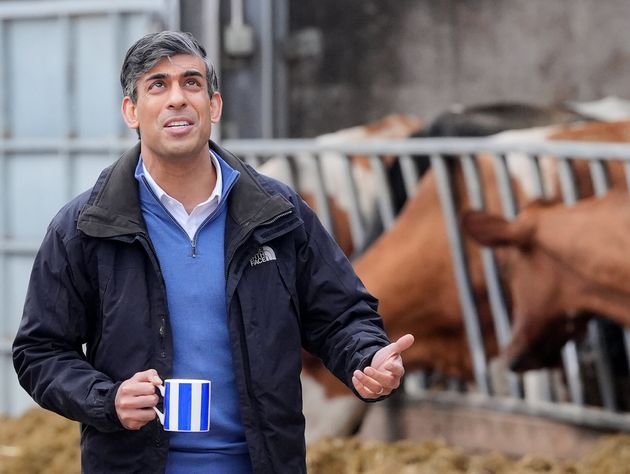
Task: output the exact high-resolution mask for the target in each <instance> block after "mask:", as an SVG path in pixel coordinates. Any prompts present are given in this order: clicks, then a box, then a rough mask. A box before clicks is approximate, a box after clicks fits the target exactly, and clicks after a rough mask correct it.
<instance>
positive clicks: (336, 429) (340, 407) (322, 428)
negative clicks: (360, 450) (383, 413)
mask: <svg viewBox="0 0 630 474" xmlns="http://www.w3.org/2000/svg"><path fill="white" fill-rule="evenodd" d="M300 378H301V380H302V394H303V395H302V396H303V403H304V408H303V411H304V418H306V434H305V435H306V444H307V445H308V444H309V443H313V442H315V441H318V440H320V439H323V438H328V437H337V436H349V435H351V434H352V430H353V429H354V428H355V427H356V426H357V424H358V423H359V421H360V420H361V419H363V417H364V415H365V412H366V411H367V404H365V403H363V402H362V401H361V400H359V399H358V398H357V397H355V396H354V395H352V394H351V395H344V396H338V397H334V398H326V394H325V392H324V387H322V386H321V385H320V384H319V383H318V382H317V381H316V380H315V379H314V378H313V377H310V376H308V375H306V374H304V373H302V375H301V377H300Z"/></svg>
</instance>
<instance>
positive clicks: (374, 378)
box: [352, 334, 414, 399]
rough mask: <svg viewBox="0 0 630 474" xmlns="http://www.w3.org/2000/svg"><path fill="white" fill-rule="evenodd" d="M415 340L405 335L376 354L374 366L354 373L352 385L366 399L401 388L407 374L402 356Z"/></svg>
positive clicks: (371, 365)
mask: <svg viewBox="0 0 630 474" xmlns="http://www.w3.org/2000/svg"><path fill="white" fill-rule="evenodd" d="M413 340H414V339H413V336H412V335H411V334H405V335H404V336H402V337H401V338H400V339H398V340H397V341H396V342H393V343H391V344H390V345H389V346H386V347H383V348H382V349H380V350H379V351H378V352H377V353H376V354H374V357H373V358H372V364H370V365H369V366H367V367H366V368H365V369H363V371H361V370H355V371H354V374H353V375H352V383H353V385H354V388H355V389H356V390H357V392H359V395H361V396H362V397H363V398H366V399H374V398H380V397H384V396H385V395H389V394H390V393H392V392H393V391H394V390H396V389H397V388H398V387H399V386H400V379H401V378H402V376H403V375H404V373H405V369H404V367H403V363H402V358H401V357H400V354H401V353H402V352H403V351H405V350H407V349H409V348H410V347H411V345H412V344H413Z"/></svg>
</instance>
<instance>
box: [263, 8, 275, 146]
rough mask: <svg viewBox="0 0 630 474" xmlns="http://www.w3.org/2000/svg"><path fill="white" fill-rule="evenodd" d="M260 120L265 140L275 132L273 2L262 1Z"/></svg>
mask: <svg viewBox="0 0 630 474" xmlns="http://www.w3.org/2000/svg"><path fill="white" fill-rule="evenodd" d="M260 64H261V66H260V68H261V70H260V88H261V97H260V120H261V130H262V137H263V138H272V137H273V136H274V132H275V117H274V113H273V108H274V77H273V76H274V41H273V2H272V0H260Z"/></svg>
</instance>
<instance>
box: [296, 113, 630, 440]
mask: <svg viewBox="0 0 630 474" xmlns="http://www.w3.org/2000/svg"><path fill="white" fill-rule="evenodd" d="M628 126H630V123H627V122H618V123H614V124H599V123H594V124H580V125H571V126H566V125H565V126H556V127H545V128H537V129H533V130H527V131H521V132H510V133H503V134H500V135H499V136H496V137H495V138H496V140H497V141H507V140H508V139H511V140H519V139H521V140H522V138H523V136H525V137H527V138H529V139H532V138H536V139H538V140H544V139H555V140H566V139H574V140H577V139H590V140H592V139H594V138H597V137H598V138H599V140H602V141H609V137H617V139H618V138H619V137H621V136H623V132H622V131H623V130H624V129H625V128H627V127H628ZM606 131H607V132H606ZM515 135H518V136H516V137H515ZM508 161H509V163H508V164H509V169H510V172H511V173H512V176H513V186H514V191H515V197H516V200H517V202H518V204H519V206H524V205H525V203H527V202H530V201H532V200H534V199H535V198H536V197H537V196H536V195H535V193H534V191H533V190H534V187H533V186H532V184H531V183H530V182H528V181H527V180H526V179H525V177H526V176H528V175H529V173H527V174H525V173H523V172H522V168H523V162H524V161H525V160H523V159H522V157H519V156H518V155H515V156H510V157H508ZM543 161H544V162H545V163H546V164H545V165H544V171H545V174H547V175H548V177H549V178H548V179H547V181H548V191H549V193H550V195H552V196H555V197H556V198H558V196H559V192H560V191H559V185H558V179H557V173H556V170H555V168H554V167H553V166H552V165H553V163H554V161H553V160H551V159H550V158H545V159H543ZM478 167H479V172H480V176H481V180H482V182H483V184H484V192H485V201H486V206H487V210H488V211H490V212H494V213H499V212H500V210H501V203H500V199H499V193H498V190H497V185H496V179H495V176H494V164H493V161H492V158H491V157H489V156H480V157H479V158H478ZM617 169H618V168H617ZM451 173H452V176H451V179H452V183H453V188H454V190H455V195H456V197H457V206H458V209H466V208H469V207H470V203H469V201H468V197H467V193H466V191H465V185H464V179H463V176H462V171H461V169H460V168H459V167H458V166H453V167H451ZM576 176H577V178H578V184H579V185H580V190H581V191H580V192H581V193H582V195H584V196H587V195H592V194H593V186H592V183H591V181H590V175H589V173H588V169H586V168H584V167H581V166H577V167H576ZM612 183H613V185H614V186H616V187H623V186H624V184H623V183H622V180H620V179H619V177H618V173H613V179H612ZM465 247H466V253H467V255H468V266H469V274H470V277H471V281H472V286H473V292H474V296H475V301H476V305H477V311H478V314H479V317H480V325H481V331H482V334H483V336H484V349H485V353H486V356H487V357H488V358H492V357H494V356H496V355H498V344H497V340H496V336H495V333H494V327H493V324H492V315H491V312H490V305H489V301H488V297H487V288H486V282H485V279H484V276H483V268H482V264H481V258H480V253H479V251H480V249H479V246H478V244H477V243H476V242H474V241H472V240H471V239H467V240H466V241H465ZM353 265H354V268H355V270H356V272H357V274H358V275H359V277H360V278H361V280H362V281H363V283H364V284H365V285H366V287H367V288H368V290H369V291H370V292H371V293H373V294H374V295H375V296H376V297H377V298H378V299H379V301H380V304H379V311H380V313H381V314H382V316H383V319H384V323H385V327H386V329H387V331H388V333H389V334H390V336H391V337H392V338H396V337H398V336H400V335H402V334H405V333H407V332H411V333H412V334H414V336H415V338H416V343H415V344H414V346H413V347H412V348H410V349H409V350H408V351H407V352H406V353H405V366H406V367H407V368H408V369H409V370H413V369H419V368H424V369H438V370H440V371H442V372H443V373H445V374H447V375H450V376H455V377H461V378H463V379H468V380H470V379H471V378H472V363H471V358H470V351H469V348H468V344H467V339H466V333H465V329H464V324H463V321H462V316H461V307H460V303H459V298H458V293H457V289H456V288H457V287H456V282H455V276H454V270H453V267H452V260H451V256H450V251H449V247H448V238H447V235H446V228H445V223H444V217H443V215H442V211H441V205H440V200H439V197H438V191H437V183H436V179H435V175H434V174H433V172H432V171H430V170H429V171H428V172H427V173H426V174H425V175H424V176H423V177H422V179H421V180H420V183H419V186H418V188H417V191H416V194H415V195H414V196H413V197H412V198H411V199H410V200H409V201H408V202H407V203H406V205H405V207H404V208H403V210H402V212H401V213H400V215H399V216H398V218H397V221H396V222H395V224H394V226H393V227H392V228H391V229H390V230H389V231H388V232H386V233H385V234H383V235H382V236H381V237H380V238H379V239H378V240H377V241H376V242H375V243H374V244H373V245H372V246H370V247H369V248H368V249H367V251H366V252H365V253H364V254H363V255H361V256H360V257H358V258H357V259H355V260H354V262H353ZM508 296H509V295H508ZM509 304H510V301H509V300H508V305H509ZM311 371H312V372H311V373H315V371H314V370H313V368H312V367H311ZM316 375H317V377H318V382H319V383H320V384H324V386H325V387H326V389H321V388H320V389H319V390H317V394H318V401H319V402H320V403H322V406H326V407H330V406H332V405H331V403H333V400H334V403H335V404H338V406H339V411H335V410H328V408H324V409H321V408H320V409H318V410H317V409H314V408H313V405H310V404H307V403H306V402H305V414H306V417H307V423H311V420H316V423H317V424H318V425H320V426H323V427H324V428H325V431H324V433H325V434H348V432H343V431H335V428H336V427H343V428H347V427H352V426H356V425H357V424H358V423H359V421H360V417H361V416H362V415H363V414H364V412H365V409H366V407H365V405H363V404H361V402H359V401H357V400H356V399H355V398H354V397H353V396H352V395H351V394H350V393H349V392H348V391H347V389H345V388H344V387H343V386H341V385H335V381H334V379H333V378H332V376H329V374H327V372H326V371H325V370H323V369H322V370H321V371H319V372H317V373H316ZM312 382H313V381H312V380H310V381H309V382H308V386H309V387H311V386H312ZM305 391H306V389H305ZM313 392H315V390H313ZM344 393H345V395H344ZM324 401H327V404H325V405H324V404H323V402H324ZM312 410H316V411H315V412H314V413H313V411H312ZM340 413H341V414H340ZM327 415H330V416H329V417H328V416H327ZM307 426H308V424H307ZM307 432H308V430H307ZM317 436H319V434H318V432H316V431H315V432H311V439H315V438H316V437H317Z"/></svg>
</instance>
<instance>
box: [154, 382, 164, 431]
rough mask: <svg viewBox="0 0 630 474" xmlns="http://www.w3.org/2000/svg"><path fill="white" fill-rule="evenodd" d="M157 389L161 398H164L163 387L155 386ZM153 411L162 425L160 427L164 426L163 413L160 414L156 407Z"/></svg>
mask: <svg viewBox="0 0 630 474" xmlns="http://www.w3.org/2000/svg"><path fill="white" fill-rule="evenodd" d="M157 388H158V390H159V391H160V394H161V395H162V397H164V391H165V389H164V385H157ZM153 411H154V412H155V414H156V415H157V417H158V419H159V420H160V423H162V426H164V413H162V412H161V411H160V410H158V409H157V408H156V407H153Z"/></svg>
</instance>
